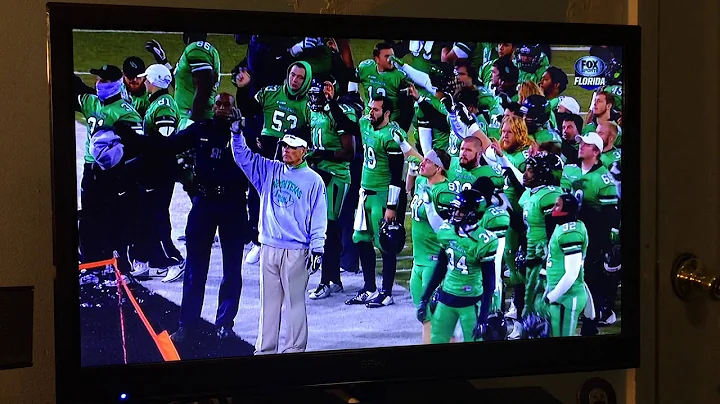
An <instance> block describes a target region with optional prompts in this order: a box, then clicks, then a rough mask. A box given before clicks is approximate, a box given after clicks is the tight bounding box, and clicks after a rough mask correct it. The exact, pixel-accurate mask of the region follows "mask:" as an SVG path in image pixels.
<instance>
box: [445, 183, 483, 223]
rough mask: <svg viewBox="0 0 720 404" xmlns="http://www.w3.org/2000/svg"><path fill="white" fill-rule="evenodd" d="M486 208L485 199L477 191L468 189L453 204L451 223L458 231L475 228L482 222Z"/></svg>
mask: <svg viewBox="0 0 720 404" xmlns="http://www.w3.org/2000/svg"><path fill="white" fill-rule="evenodd" d="M484 206H485V199H484V198H483V197H482V195H481V194H480V193H479V192H478V191H477V190H474V189H466V190H464V191H462V192H460V193H459V194H458V196H457V197H456V198H455V200H453V201H452V203H451V208H450V223H452V224H453V225H455V229H456V230H458V229H463V230H464V229H466V228H467V227H469V226H473V225H475V224H476V223H477V222H478V221H479V220H480V217H481V216H482V213H481V212H482V208H483V207H484Z"/></svg>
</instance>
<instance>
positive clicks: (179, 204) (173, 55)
mask: <svg viewBox="0 0 720 404" xmlns="http://www.w3.org/2000/svg"><path fill="white" fill-rule="evenodd" d="M149 39H156V40H158V41H159V42H160V43H161V44H162V46H163V48H164V49H165V52H166V55H167V58H168V61H169V62H170V63H171V64H173V66H174V63H176V62H177V60H178V58H179V57H180V55H181V54H182V51H183V49H184V45H183V42H182V35H181V34H180V33H158V32H127V31H123V32H117V31H103V32H97V31H84V30H78V31H75V32H74V34H73V47H74V49H73V61H74V70H75V73H76V74H77V75H78V76H80V77H81V78H82V79H83V81H84V82H85V83H86V84H88V85H90V86H91V87H94V85H95V77H94V76H93V75H91V74H89V71H90V69H92V68H98V67H100V66H102V65H104V64H114V65H116V66H119V67H122V64H123V61H124V60H125V58H127V57H128V56H138V57H140V58H142V59H143V60H144V61H145V63H146V65H150V64H152V63H154V60H153V58H152V56H151V55H150V54H149V53H147V52H146V51H145V48H144V47H145V43H146V42H147V41H148V40H149ZM208 42H210V43H211V44H212V45H213V46H215V47H216V48H217V50H218V52H219V54H220V65H221V80H220V87H219V90H218V91H219V92H229V93H230V94H233V95H234V94H235V87H234V86H233V85H232V84H231V82H230V78H229V72H230V69H232V67H233V66H235V65H236V64H237V63H238V62H240V60H242V59H243V58H244V57H245V55H246V49H247V46H246V45H238V44H236V43H235V40H234V37H233V35H227V34H210V35H208ZM377 42H379V40H375V39H351V42H350V46H351V48H352V54H353V60H354V62H355V65H357V64H359V63H360V62H361V61H362V60H365V59H369V58H372V49H373V47H374V46H375V44H376V43H377ZM588 49H589V47H585V46H577V45H553V46H552V59H551V65H552V66H557V67H559V68H560V69H562V70H563V71H564V72H565V73H566V74H567V75H568V87H567V89H566V90H565V92H564V93H563V95H566V96H571V97H573V98H575V99H576V100H577V101H578V103H579V104H580V108H581V115H583V116H584V115H585V114H586V113H587V109H588V107H589V105H590V101H591V98H592V92H591V91H588V90H585V89H583V88H581V87H579V86H574V85H573V84H572V83H573V79H574V73H575V71H574V63H575V61H577V60H578V58H580V57H581V56H585V55H587V54H588ZM361 94H362V95H363V96H364V92H361ZM76 120H77V121H78V122H77V125H76V129H77V130H76V132H77V133H76V139H77V140H78V143H77V145H76V148H77V150H78V153H81V152H84V150H83V147H84V138H83V136H85V135H84V133H85V129H84V122H83V118H82V116H81V115H80V114H79V113H78V114H76ZM80 125H82V126H83V127H82V128H81V127H80ZM413 135H414V130H413V129H411V130H410V133H409V136H410V139H411V142H412V143H414V136H413ZM81 140H82V141H81ZM79 156H80V158H78V181H79V180H80V178H81V177H80V176H81V173H82V154H79ZM78 183H79V182H78ZM77 193H78V204H79V200H80V199H79V187H78V190H77ZM179 194H180V198H178V196H179ZM189 208H190V201H189V199H188V198H187V196H186V195H184V194H183V192H182V191H181V187H176V190H175V196H174V197H173V202H172V205H171V220H172V224H173V238H174V239H175V238H177V236H179V235H181V234H182V229H184V227H185V222H186V218H187V213H188V212H189ZM405 224H406V228H407V239H406V246H405V248H404V249H403V251H402V252H401V253H400V256H399V257H398V266H397V268H398V270H397V277H396V284H398V285H400V286H402V287H403V288H405V289H407V288H408V283H409V279H410V273H411V268H412V239H411V237H410V234H411V227H410V226H411V225H412V224H411V219H410V215H407V217H406V222H405ZM178 230H180V232H178ZM176 245H177V247H178V248H179V249H180V250H181V252H182V253H183V255H184V254H185V249H184V244H183V243H182V242H179V241H176ZM216 258H219V250H217V249H214V251H213V259H212V262H211V272H212V271H213V266H214V265H215V262H216ZM220 262H221V261H220V260H219V259H218V260H217V263H218V265H221V264H220ZM381 271H382V260H380V259H379V254H378V260H377V273H378V274H380V273H381ZM243 276H244V279H245V280H246V281H247V277H246V276H245V270H243ZM343 276H346V275H343ZM352 277H355V275H352ZM210 279H211V278H209V281H208V282H210ZM343 282H344V283H345V279H343ZM312 283H313V279H311V281H310V284H312ZM178 284H180V282H178ZM155 291H157V289H155ZM346 292H348V287H347V284H346ZM158 293H160V294H162V291H158ZM619 295H620V294H619ZM208 296H214V295H213V294H212V292H211V288H210V286H209V287H208V291H207V292H206V306H207V303H208V300H213V299H209V298H208ZM166 297H167V296H166ZM402 300H405V299H402ZM408 302H409V299H408ZM397 303H401V304H402V301H400V302H398V299H397V298H396V305H397ZM617 307H618V311H619V308H620V297H619V296H618V303H617ZM412 311H414V309H413V310H412ZM206 312H207V309H205V308H204V309H203V317H205V313H206ZM166 314H167V313H166ZM413 318H414V316H412V317H410V318H409V319H408V320H407V321H413ZM620 324H621V321H620V318H619V316H618V321H617V322H616V323H615V324H614V325H612V326H609V327H605V328H602V329H601V333H602V334H616V333H619V332H620ZM170 330H172V328H170ZM252 342H253V341H250V343H252ZM411 343H415V342H411ZM403 345H404V344H403ZM181 356H183V355H182V352H181ZM192 356H195V355H192Z"/></svg>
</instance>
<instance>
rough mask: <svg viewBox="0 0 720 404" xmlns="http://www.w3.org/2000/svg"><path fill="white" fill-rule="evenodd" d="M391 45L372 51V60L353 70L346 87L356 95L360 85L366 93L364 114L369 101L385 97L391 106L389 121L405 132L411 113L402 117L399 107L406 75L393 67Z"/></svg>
mask: <svg viewBox="0 0 720 404" xmlns="http://www.w3.org/2000/svg"><path fill="white" fill-rule="evenodd" d="M394 54H395V52H394V51H393V47H392V44H390V43H387V42H380V43H378V44H377V45H375V48H374V49H373V58H372V59H367V60H363V61H362V62H360V64H359V65H358V67H357V68H356V69H355V73H354V77H351V78H350V80H351V82H350V83H349V85H348V92H350V93H352V92H355V93H357V91H358V83H359V84H362V86H363V88H364V91H366V92H367V100H368V101H367V102H366V105H365V113H366V114H368V113H369V112H370V104H371V103H372V102H371V101H372V100H373V99H374V98H375V97H378V96H381V97H386V98H387V99H388V100H390V102H391V103H392V105H393V114H392V116H391V117H390V120H391V121H395V122H398V120H400V121H399V123H400V124H401V126H400V127H401V128H402V129H403V130H404V131H407V130H408V129H409V127H410V122H411V121H412V112H410V116H407V117H405V116H402V117H401V111H402V108H400V105H399V97H400V96H401V94H400V90H401V89H403V88H407V86H408V78H407V74H406V73H405V72H403V71H402V70H399V69H397V68H396V67H395V64H394V63H393V62H392V59H391V57H392V56H394Z"/></svg>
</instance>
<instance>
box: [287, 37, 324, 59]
mask: <svg viewBox="0 0 720 404" xmlns="http://www.w3.org/2000/svg"><path fill="white" fill-rule="evenodd" d="M322 44H323V41H322V38H311V37H306V38H305V39H303V40H302V41H300V42H298V43H296V44H295V45H293V47H292V48H290V54H291V55H292V56H293V57H297V55H299V54H300V53H302V51H304V50H307V49H312V48H317V47H318V46H320V45H322Z"/></svg>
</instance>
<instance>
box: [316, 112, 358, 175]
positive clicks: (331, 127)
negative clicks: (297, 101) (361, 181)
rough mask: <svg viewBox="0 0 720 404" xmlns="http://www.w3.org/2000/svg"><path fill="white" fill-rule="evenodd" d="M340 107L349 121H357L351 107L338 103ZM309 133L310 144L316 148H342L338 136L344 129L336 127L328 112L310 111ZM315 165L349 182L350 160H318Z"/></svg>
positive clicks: (334, 149) (333, 149)
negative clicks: (310, 137)
mask: <svg viewBox="0 0 720 404" xmlns="http://www.w3.org/2000/svg"><path fill="white" fill-rule="evenodd" d="M339 105H340V109H342V111H343V112H344V113H345V116H347V117H348V118H349V119H350V120H351V121H353V122H357V121H358V117H357V114H356V113H355V110H354V109H352V107H350V106H348V105H345V104H339ZM310 133H311V135H312V145H313V148H314V149H317V150H331V151H338V150H342V142H340V136H341V135H343V133H344V131H343V130H341V129H338V128H337V124H336V122H335V119H333V117H332V115H331V114H330V113H329V112H315V111H310ZM317 167H318V168H319V169H321V170H323V171H325V172H328V173H330V174H332V175H334V176H335V177H337V178H338V179H339V180H340V181H342V182H344V183H346V184H349V183H350V162H348V161H327V160H320V161H319V162H318V163H317Z"/></svg>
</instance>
